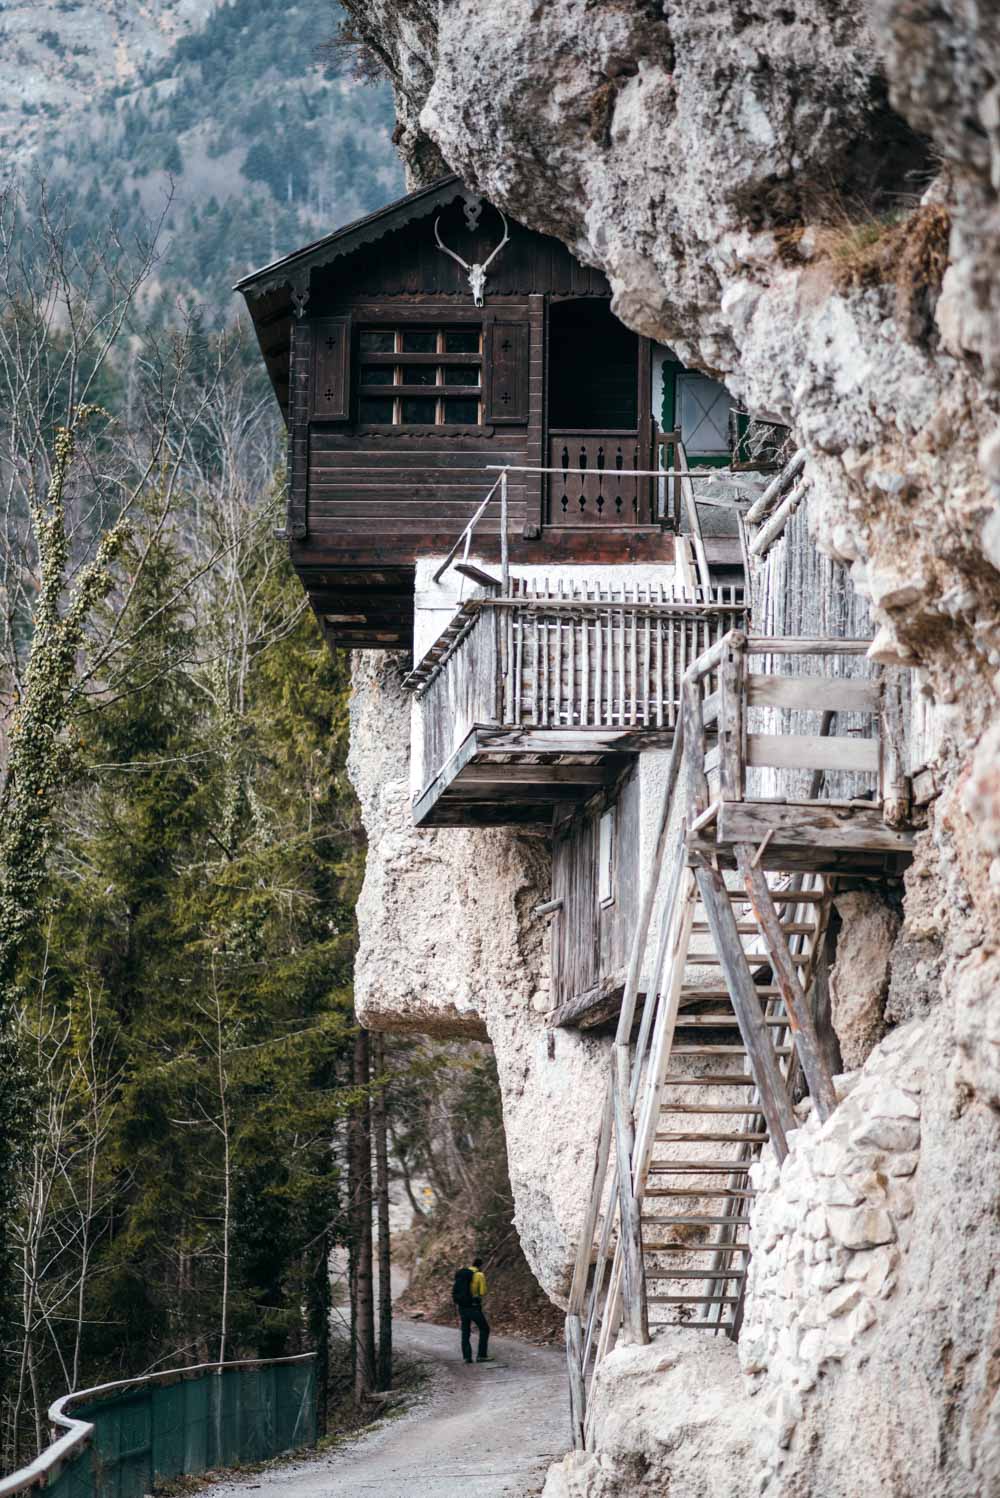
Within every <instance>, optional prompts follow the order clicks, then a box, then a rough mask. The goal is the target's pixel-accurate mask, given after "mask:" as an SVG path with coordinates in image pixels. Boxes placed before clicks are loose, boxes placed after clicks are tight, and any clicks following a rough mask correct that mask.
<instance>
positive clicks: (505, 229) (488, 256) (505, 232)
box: [439, 208, 510, 270]
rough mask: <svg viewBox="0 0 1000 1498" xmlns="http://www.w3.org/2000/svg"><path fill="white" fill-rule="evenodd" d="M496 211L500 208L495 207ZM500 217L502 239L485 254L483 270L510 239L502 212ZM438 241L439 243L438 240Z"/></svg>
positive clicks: (491, 262)
mask: <svg viewBox="0 0 1000 1498" xmlns="http://www.w3.org/2000/svg"><path fill="white" fill-rule="evenodd" d="M497 213H500V209H499V208H498V209H497ZM500 217H501V219H503V239H501V241H500V243H499V244H498V245H497V247H496V249H495V250H494V251H493V252H492V254H490V255H487V257H486V259H485V260H484V261H483V270H485V269H486V267H487V266H488V265H492V264H493V261H494V260H495V259H496V258H497V256H498V255H499V253H500V251H501V250H502V249H503V247H504V245H505V244H506V243H507V241H508V240H509V239H510V231H509V230H508V228H507V220H506V218H504V215H503V214H502V213H500ZM439 243H440V241H439Z"/></svg>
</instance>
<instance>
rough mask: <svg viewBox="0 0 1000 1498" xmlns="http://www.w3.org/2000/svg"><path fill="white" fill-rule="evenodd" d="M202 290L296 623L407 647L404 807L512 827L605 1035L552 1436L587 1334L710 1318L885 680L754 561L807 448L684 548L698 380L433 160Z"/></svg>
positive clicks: (853, 877)
mask: <svg viewBox="0 0 1000 1498" xmlns="http://www.w3.org/2000/svg"><path fill="white" fill-rule="evenodd" d="M239 289H240V290H241V291H242V292H243V293H244V294H245V296H246V298H247V301H248V305H249V307H250V311H251V314H252V316H253V320H254V325H255V327H256V330H257V335H258V338H259V340H260V345H261V348H262V350H263V353H264V357H265V359H266V361H267V367H268V370H269V372H270V375H271V379H272V381H273V383H274V388H275V392H276V394H277V397H278V400H279V403H280V405H281V408H282V411H283V412H284V414H285V419H286V421H287V423H288V428H289V446H290V455H291V457H290V487H289V499H288V516H287V526H286V533H287V537H288V543H289V547H290V551H291V557H292V561H293V563H294V565H295V567H296V569H297V571H298V573H299V575H300V577H301V578H302V581H303V583H304V585H305V587H306V589H307V590H308V593H309V597H310V599H311V602H312V605H313V608H314V609H315V612H316V614H317V616H318V618H319V619H320V621H321V624H322V626H323V628H324V632H325V634H326V637H327V639H328V640H329V641H330V643H331V644H334V645H341V646H348V647H352V648H362V649H364V648H395V647H405V646H409V645H410V644H411V643H413V642H414V640H416V647H417V648H416V650H415V652H414V653H415V661H414V665H413V668H412V670H411V671H410V673H409V675H408V677H407V680H406V685H407V686H408V688H409V689H410V690H411V691H412V692H413V694H414V697H415V701H416V707H415V710H414V712H413V736H412V742H411V773H412V791H413V815H414V821H415V822H416V824H417V825H418V826H425V827H442V826H472V827H481V826H496V825H512V826H521V827H524V826H534V827H535V828H537V829H540V830H541V829H546V830H547V831H548V834H549V836H550V837H551V840H552V853H553V861H552V870H553V877H552V890H551V897H550V898H549V899H548V900H546V901H543V902H542V903H541V904H540V905H539V906H538V907H537V909H536V910H535V912H534V916H535V918H536V919H550V920H551V922H552V925H551V943H550V945H551V951H552V999H553V1007H552V1009H551V1011H550V1013H549V1014H548V1016H547V1024H548V1025H549V1026H550V1027H551V1028H552V1029H553V1030H554V1029H555V1028H557V1027H580V1028H583V1029H589V1030H591V1031H593V1030H600V1029H601V1028H602V1027H607V1026H608V1025H609V1024H611V1023H615V1024H616V1031H615V1039H614V1044H613V1047H612V1054H611V1057H610V1058H609V1059H610V1063H611V1064H610V1067H609V1076H608V1088H607V1097H606V1102H605V1106H604V1110H603V1115H602V1121H601V1127H600V1131H599V1135H598V1141H597V1148H596V1155H595V1161H594V1171H593V1177H592V1187H591V1191H590V1199H589V1203H588V1206H587V1209H586V1215H585V1219H584V1223H583V1228H582V1231H581V1235H580V1240H579V1243H578V1245H577V1254H576V1261H575V1265H574V1272H573V1279H572V1285H571V1290H570V1294H569V1309H568V1316H567V1328H566V1332H567V1357H568V1371H569V1381H570V1396H571V1415H572V1422H573V1431H574V1441H575V1444H576V1445H578V1446H581V1447H582V1446H586V1445H589V1444H591V1443H592V1429H591V1412H590V1411H589V1410H588V1401H587V1381H588V1378H589V1377H590V1376H591V1375H592V1372H593V1369H594V1368H595V1367H596V1366H597V1365H598V1364H599V1363H600V1362H601V1360H602V1359H603V1358H604V1356H605V1355H606V1354H607V1353H608V1352H609V1351H610V1350H611V1348H612V1347H613V1346H614V1345H615V1342H616V1339H617V1338H618V1336H619V1334H620V1333H621V1334H623V1335H624V1336H625V1337H626V1338H627V1339H628V1340H631V1341H633V1342H645V1341H647V1340H648V1339H649V1336H650V1332H651V1328H654V1329H655V1326H656V1325H657V1324H663V1323H664V1322H673V1323H678V1322H683V1323H684V1324H685V1325H686V1326H689V1327H690V1328H692V1329H703V1330H707V1331H709V1332H710V1333H713V1334H714V1333H716V1332H719V1331H722V1332H725V1333H727V1334H728V1335H729V1336H733V1337H735V1336H737V1335H738V1333H739V1327H740V1322H741V1317H742V1305H743V1294H744V1287H745V1283H746V1268H747V1261H748V1255H749V1236H748V1235H749V1223H750V1217H749V1204H750V1202H751V1201H752V1199H753V1194H754V1188H753V1184H752V1179H751V1176H750V1168H751V1166H752V1164H753V1161H754V1160H755V1159H756V1158H758V1156H759V1155H760V1152H761V1150H762V1149H763V1148H764V1146H765V1145H767V1144H770V1146H771V1147H772V1148H773V1150H774V1152H775V1154H776V1156H777V1158H778V1159H779V1160H781V1159H783V1158H784V1156H785V1154H786V1152H787V1149H788V1140H789V1136H790V1135H791V1133H792V1132H793V1130H794V1129H795V1127H796V1126H797V1123H798V1118H797V1115H796V1112H795V1101H796V1098H797V1097H798V1096H799V1095H800V1094H801V1092H802V1091H803V1090H804V1089H808V1091H809V1093H810V1094H811V1096H812V1099H813V1103H814V1106H815V1107H816V1110H817V1113H818V1115H819V1117H821V1118H826V1117H827V1116H828V1115H829V1113H830V1111H831V1110H832V1108H833V1107H834V1106H835V1104H836V1094H835V1091H834V1085H833V1075H834V1073H835V1071H836V1069H837V1064H838V1063H837V1056H836V1054H835V1045H834V1046H833V1048H832V1049H831V1036H832V1030H831V1026H830V1015H829V1008H830V1001H829V991H828V986H827V977H826V973H827V966H828V960H829V955H830V938H831V934H832V931H833V923H832V915H831V912H832V901H833V897H834V894H835V893H836V891H837V889H838V882H840V881H843V880H845V879H846V880H850V881H861V882H862V883H864V882H866V881H870V880H876V881H880V882H882V881H886V880H888V881H892V880H895V879H898V877H899V875H900V874H901V872H902V871H903V870H904V869H905V868H906V866H907V865H908V863H909V862H910V860H911V859H912V856H913V840H914V831H913V820H912V810H913V805H912V803H913V794H912V791H913V786H912V784H911V779H912V770H913V768H914V766H913V764H912V752H911V750H912V746H911V745H909V744H908V739H909V738H912V733H911V731H910V729H909V728H908V724H909V723H910V722H911V720H912V712H911V707H910V705H909V702H910V698H909V687H908V684H907V682H906V679H905V676H904V675H902V674H900V673H898V672H895V671H893V670H882V669H881V668H879V667H877V666H875V665H874V664H873V663H872V662H871V661H867V660H866V659H865V657H866V654H867V651H868V647H869V643H870V642H869V640H868V639H867V638H866V637H865V636H866V635H867V632H868V629H869V621H867V619H865V620H857V621H856V622H855V627H854V629H852V628H850V627H849V626H850V623H851V618H852V616H851V614H850V611H849V610H848V609H847V608H846V607H845V608H843V609H838V607H835V605H836V603H837V600H836V599H834V598H832V597H831V599H830V600H829V601H830V604H831V607H830V611H829V618H828V617H827V609H826V607H825V601H824V595H825V593H826V592H829V591H830V588H829V583H830V579H829V578H827V579H826V581H824V574H822V573H821V572H815V573H814V572H808V573H797V572H796V571H795V570H794V565H791V564H789V562H788V560H787V558H786V560H785V561H780V562H779V561H775V560H774V558H773V556H769V553H770V550H771V548H772V547H774V546H775V545H776V543H777V541H778V539H779V538H780V537H782V536H783V535H784V534H785V531H786V529H787V528H788V527H790V526H791V527H793V528H794V527H796V526H799V525H800V521H799V520H797V519H796V512H797V510H798V508H799V506H800V505H801V501H802V498H803V495H804V494H805V492H806V490H807V488H808V482H809V480H808V478H807V477H806V476H805V475H804V474H803V472H802V470H803V468H804V466H805V464H806V454H805V453H804V452H800V453H798V454H796V455H795V456H794V457H793V458H792V459H791V461H790V462H789V463H787V464H786V466H785V468H784V469H783V470H782V472H781V473H779V474H778V475H777V477H776V478H774V479H773V480H772V481H771V483H770V484H768V486H767V488H766V489H765V491H764V492H763V493H762V494H760V495H759V496H758V498H757V499H756V500H755V502H754V503H753V504H752V505H750V507H749V509H747V510H746V512H745V514H744V513H742V512H740V513H739V514H738V515H737V512H736V508H735V505H733V504H732V503H731V499H732V496H731V493H730V494H729V495H727V498H726V499H725V500H724V501H723V502H722V504H721V508H723V509H728V510H729V518H730V519H734V520H735V521H736V526H735V530H736V534H735V536H733V537H726V536H722V537H716V538H714V539H713V537H712V536H711V535H710V534H703V530H702V524H701V520H700V518H699V501H698V496H697V494H696V492H695V490H696V489H697V485H696V484H695V483H694V480H695V479H705V477H706V475H705V471H704V470H705V468H706V466H708V467H709V468H710V467H711V466H712V465H718V466H736V467H741V466H746V464H747V455H746V453H745V452H742V451H741V443H742V441H743V436H744V433H743V432H742V430H741V428H740V425H739V420H740V419H739V418H736V419H735V420H734V418H733V415H732V412H731V410H730V403H729V401H728V398H727V396H726V393H725V391H724V390H723V388H722V387H721V386H718V385H716V384H715V383H714V382H713V381H711V380H708V379H707V378H706V377H705V376H704V375H700V374H698V373H697V372H696V371H688V370H684V369H683V368H682V367H681V366H680V365H679V363H678V362H677V361H676V360H675V359H674V358H673V356H672V355H671V354H670V352H669V350H664V349H662V348H654V347H653V346H652V345H651V344H650V342H649V340H647V339H644V338H639V337H637V336H636V335H635V334H633V333H631V332H629V330H628V329H626V328H624V327H623V326H622V325H621V323H619V322H618V321H617V319H616V318H615V317H614V316H613V314H612V312H611V298H610V288H609V286H608V283H607V281H606V280H605V278H604V277H603V275H602V274H601V273H600V272H599V271H597V270H594V269H591V268H589V267H587V266H584V265H582V264H581V263H580V262H579V261H578V260H576V259H575V258H574V257H573V256H572V255H571V254H570V252H569V251H568V250H567V249H566V248H565V246H563V245H562V244H560V243H559V242H558V241H557V240H555V239H551V238H548V237H546V236H545V235H541V234H537V233H534V232H533V231H531V230H528V229H526V228H524V227H523V226H522V225H519V224H517V223H514V222H510V221H508V220H506V219H505V218H504V217H503V216H502V215H501V214H500V213H498V212H497V211H496V210H494V209H493V208H492V207H490V206H489V205H488V204H486V203H484V202H483V201H482V200H481V199H479V198H477V197H475V196H474V195H471V194H469V193H468V192H467V191H466V190H465V189H464V188H463V187H462V184H461V183H460V182H459V181H458V180H457V178H454V177H449V178H447V179H445V180H444V181H442V182H438V183H436V184H434V185H433V186H431V187H428V188H424V189H421V190H420V191H419V192H415V193H411V194H410V195H409V196H408V197H406V198H403V199H402V200H401V201H400V202H398V203H395V204H393V205H391V206H390V207H388V208H386V209H384V210H382V211H381V212H379V213H375V214H371V215H370V216H369V217H368V218H365V219H362V220H361V221H360V222H359V223H356V224H352V225H350V226H349V227H348V228H346V229H342V230H339V231H338V232H337V233H335V234H331V235H329V236H327V238H325V239H323V240H320V241H319V242H317V243H316V244H314V245H310V246H308V247H307V248H306V249H304V250H301V251H298V252H297V253H296V254H294V255H290V256H288V257H287V258H286V259H284V260H281V261H278V262H276V263H275V264H273V265H270V266H267V267H265V268H264V269H263V270H261V271H258V272H256V273H255V274H254V275H252V276H248V277H247V278H246V279H245V280H244V281H242V282H241V283H240V286H239ZM654 390H655V391H656V395H655V396H654ZM748 445H749V444H748ZM668 471H669V472H668ZM709 477H711V475H709ZM675 481H676V487H675ZM702 493H703V494H705V493H706V491H704V490H703V491H702ZM712 503H713V501H712V500H711V498H710V497H707V504H708V505H711V504H712ZM715 503H716V505H717V506H719V501H718V500H716V501H715ZM681 522H683V523H681ZM755 527H756V529H755ZM707 529H709V527H706V530H707ZM813 550H814V549H812V548H811V547H802V546H800V547H799V548H798V550H795V549H794V548H793V550H792V551H791V553H790V556H791V557H792V562H793V563H794V559H795V557H796V556H799V557H800V559H801V558H802V557H805V558H806V559H808V557H809V556H811V555H812V551H813ZM764 558H768V560H767V561H766V562H765V561H764V560H763V559H764ZM734 564H735V570H734ZM830 565H832V564H830ZM726 567H728V568H729V569H730V570H729V571H728V573H727V572H726V571H724V570H721V569H723V568H726ZM762 567H763V568H764V569H765V571H764V573H761V570H760V569H761V568H762ZM755 568H756V569H757V574H756V575H757V580H758V582H759V580H760V577H761V576H765V575H766V577H767V578H769V579H770V581H771V583H774V584H775V586H774V587H773V588H771V587H770V584H769V590H768V589H765V590H764V592H763V593H761V590H760V588H758V589H757V592H758V594H759V597H758V608H757V612H758V615H759V616H760V617H758V618H757V620H756V621H755V622H756V625H757V628H758V630H761V625H762V623H763V624H764V625H765V626H769V627H766V628H764V629H763V630H761V632H760V633H757V634H754V633H752V632H750V624H751V621H750V619H749V617H748V612H747V607H746V603H745V595H744V589H745V587H746V586H748V585H749V582H750V577H751V574H754V569H755ZM449 569H450V571H449ZM456 574H457V577H456ZM449 584H450V588H449ZM456 584H459V586H456ZM761 599H763V607H762V606H761ZM768 599H770V603H768ZM840 601H841V602H843V600H840ZM772 605H773V607H772ZM803 610H805V611H806V612H807V613H809V614H810V615H811V616H814V618H813V623H814V627H813V628H811V629H809V628H802V627H801V625H802V624H803V623H805V622H807V621H806V620H804V619H802V620H800V621H799V622H800V627H799V628H795V627H794V626H795V620H796V614H797V613H801V612H802V611H803ZM855 636H856V637H855ZM649 750H654V751H656V750H659V751H662V752H660V753H653V754H649V753H645V752H644V751H649ZM550 1054H552V1053H551V1052H550Z"/></svg>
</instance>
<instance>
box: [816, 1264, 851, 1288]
mask: <svg viewBox="0 0 1000 1498" xmlns="http://www.w3.org/2000/svg"><path fill="white" fill-rule="evenodd" d="M843 1279H844V1270H843V1269H841V1268H840V1267H839V1265H837V1264H834V1263H833V1261H832V1260H830V1259H827V1261H826V1263H825V1264H817V1265H816V1267H815V1269H814V1270H813V1272H812V1274H811V1275H810V1276H809V1283H810V1285H811V1286H813V1287H814V1288H815V1289H817V1290H832V1289H833V1287H834V1285H839V1284H840V1283H841V1281H842V1280H843Z"/></svg>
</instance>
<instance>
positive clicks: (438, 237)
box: [434, 214, 500, 271]
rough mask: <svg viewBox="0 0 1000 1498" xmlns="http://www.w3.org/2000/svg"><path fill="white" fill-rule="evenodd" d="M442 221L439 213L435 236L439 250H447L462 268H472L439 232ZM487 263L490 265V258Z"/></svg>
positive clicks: (435, 225) (491, 257)
mask: <svg viewBox="0 0 1000 1498" xmlns="http://www.w3.org/2000/svg"><path fill="white" fill-rule="evenodd" d="M440 222H441V216H440V214H439V215H438V217H437V218H436V219H435V220H434V238H435V239H436V240H437V247H438V249H439V250H444V252H445V254H446V255H450V256H451V258H452V259H453V260H457V261H458V263H459V265H460V266H461V267H462V269H463V270H464V271H469V270H471V269H472V267H471V266H470V265H469V263H468V262H467V261H465V260H463V259H462V257H461V255H456V254H455V251H454V250H449V248H448V246H447V245H446V244H445V243H444V242H443V240H442V239H441V235H440V234H439V232H438V224H439V223H440ZM499 248H500V246H499V245H497V249H499ZM493 254H494V255H495V254H496V250H494V251H493ZM492 259H493V255H491V256H490V260H492ZM486 263H487V265H488V264H489V260H488V261H487V262H486Z"/></svg>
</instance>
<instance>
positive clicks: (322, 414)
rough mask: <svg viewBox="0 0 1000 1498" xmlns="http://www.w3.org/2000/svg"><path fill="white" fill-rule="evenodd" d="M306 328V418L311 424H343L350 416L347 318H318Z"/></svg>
mask: <svg viewBox="0 0 1000 1498" xmlns="http://www.w3.org/2000/svg"><path fill="white" fill-rule="evenodd" d="M310 328H311V331H312V355H313V357H312V371H311V374H312V379H311V380H310V382H309V384H310V390H311V394H312V399H311V401H310V408H309V409H310V415H311V416H312V417H313V419H314V420H315V421H347V420H348V418H349V416H350V414H351V319H350V318H349V317H318V318H317V319H316V320H315V321H314V322H312V323H311V324H310Z"/></svg>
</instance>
